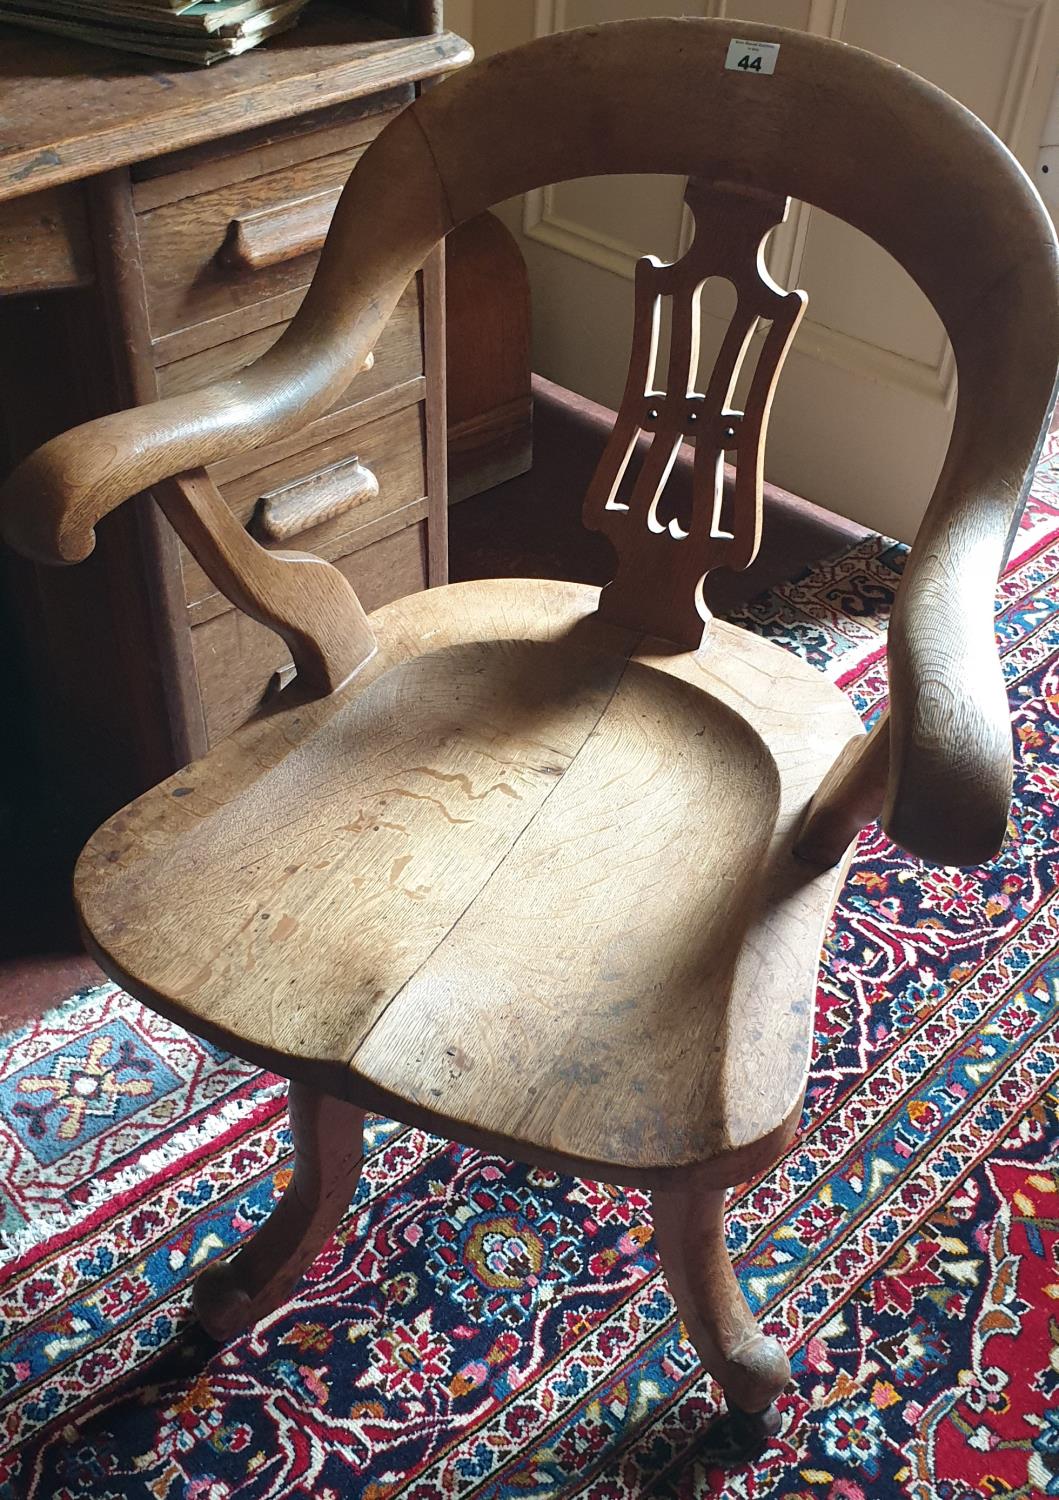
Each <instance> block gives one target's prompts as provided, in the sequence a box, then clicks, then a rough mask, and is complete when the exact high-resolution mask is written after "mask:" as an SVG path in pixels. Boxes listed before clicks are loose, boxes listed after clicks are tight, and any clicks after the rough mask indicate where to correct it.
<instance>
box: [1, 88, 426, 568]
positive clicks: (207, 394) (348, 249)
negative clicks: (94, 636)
mask: <svg viewBox="0 0 1059 1500" xmlns="http://www.w3.org/2000/svg"><path fill="white" fill-rule="evenodd" d="M397 184H399V187H397V186H396V185H397ZM450 228H451V219H450V216H449V213H448V209H447V206H446V204H445V198H444V193H443V190H442V188H441V185H440V183H439V181H438V176H437V170H436V168H435V166H434V161H433V158H432V156H431V154H430V151H429V149H428V147H427V145H426V142H425V140H424V138H423V134H422V131H421V130H420V127H419V125H418V123H417V122H416V120H415V118H414V117H413V116H412V115H411V114H409V113H408V112H405V113H403V114H401V115H398V116H397V118H396V119H395V120H394V121H392V122H391V124H390V125H388V126H387V128H386V129H385V130H384V131H383V132H382V133H381V134H380V135H379V136H378V138H377V139H376V141H375V142H374V143H373V145H372V146H371V147H370V148H369V150H368V151H367V152H366V153H365V154H364V156H363V157H362V158H361V160H360V162H359V163H358V164H357V167H356V169H355V170H354V172H353V173H352V175H351V177H350V179H349V182H348V183H347V185H346V188H345V190H344V192H343V194H342V197H341V199H340V200H339V205H338V208H337V209H336V211H335V216H334V220H333V222H332V225H331V230H330V233H329V234H328V237H327V242H326V244H325V246H324V250H323V253H322V254H321V257H320V264H319V267H318V269H317V272H316V275H315V277H314V278H313V283H312V286H311V287H310V289H309V292H308V293H307V295H306V297H305V300H304V302H303V303H302V306H301V308H300V309H299V311H298V313H297V315H296V316H295V318H294V320H293V321H292V323H291V325H290V327H289V328H288V329H287V331H286V332H285V333H284V335H283V336H282V338H280V340H279V341H278V342H277V343H276V344H275V345H274V346H273V347H272V348H271V349H270V350H269V351H268V352H267V353H266V354H264V355H263V356H262V357H261V358H260V359H258V360H257V361H255V362H254V363H253V364H252V365H250V366H248V367H247V369H245V370H244V371H242V372H241V373H240V374H239V375H236V376H234V377H233V378H231V379H228V380H223V381H220V382H218V383H217V384H215V385H212V386H208V387H206V388H205V389H203V390H199V391H194V392H191V393H190V394H188V395H182V396H172V397H168V398H167V399H165V400H162V401H156V402H153V403H151V404H150V405H147V406H142V407H137V408H135V409H133V410H130V411H124V412H116V413H114V414H113V415H111V416H106V417H100V418H98V419H97V420H96V421H93V422H86V423H84V424H83V425H82V426H80V427H75V428H73V429H72V430H71V431H69V432H65V433H63V434H62V435H61V436H59V437H56V438H53V439H52V440H51V442H48V443H45V444H44V445H43V447H41V448H39V449H38V450H37V451H36V452H35V453H32V454H30V456H29V457H28V458H27V459H25V460H24V462H23V463H22V464H20V465H19V467H18V468H17V469H16V470H15V471H14V473H13V474H12V475H11V476H10V477H9V479H8V480H7V481H6V483H5V484H4V485H3V486H2V487H0V535H2V536H3V537H4V539H5V540H6V541H8V542H9V543H10V544H11V546H13V547H14V548H15V549H16V550H17V551H19V552H22V553H25V554H26V555H27V556H29V557H32V558H34V559H36V560H37V561H40V562H59V563H64V562H65V563H73V562H80V561H81V560H82V559H83V558H85V557H87V556H88V554H89V553H90V552H91V550H92V547H93V545H94V543H95V537H94V528H95V526H96V523H97V522H98V521H99V520H101V519H102V518H103V516H105V515H107V514H108V512H109V511H111V510H113V509H114V508H115V506H117V505H120V504H121V503H122V501H124V500H127V499H129V498H130V497H131V496H132V495H136V494H139V493H140V491H142V490H145V489H148V488H150V486H151V485H152V484H157V483H159V482H160V481H161V480H163V479H168V478H171V477H172V476H173V475H176V474H182V473H186V472H187V471H188V470H192V469H197V468H199V467H202V466H204V465H206V464H210V463H215V462H217V461H218V460H219V459H221V458H225V457H228V456H230V455H232V454H236V453H242V452H245V451H246V450H247V449H250V448H254V447H256V446H258V445H259V444H261V443H266V442H271V441H273V440H274V439H276V438H280V437H283V436H285V435H286V434H288V433H291V432H295V431H297V430H298V429H299V428H300V427H303V426H304V425H305V424H306V423H307V422H310V421H312V420H313V418H314V417H317V416H319V415H320V414H321V413H322V412H324V411H326V410H327V408H328V406H329V405H330V404H331V403H332V401H334V400H335V399H336V398H337V397H338V396H339V395H340V394H341V392H342V391H343V390H344V389H345V387H346V386H347V385H348V384H349V382H350V381H351V380H352V379H353V376H354V375H355V374H356V372H357V371H358V370H359V369H360V367H361V365H362V364H363V363H364V360H365V359H366V358H367V356H368V354H369V353H370V352H371V349H372V347H373V345H374V344H375V341H376V339H377V338H378V336H379V334H380V333H381V331H382V329H383V328H384V326H385V324H386V321H387V319H388V318H389V316H390V314H391V312H392V311H393V308H394V306H395V305H396V303H397V300H398V298H399V297H400V296H401V293H402V292H403V291H404V289H405V287H406V286H407V285H408V282H409V281H410V280H411V278H412V276H414V275H415V272H416V270H417V269H418V268H419V266H420V265H421V264H422V262H423V261H424V259H425V258H426V256H427V255H428V253H429V252H430V250H431V249H432V248H433V246H434V245H435V244H436V243H437V241H438V240H439V239H441V238H442V237H443V236H444V235H445V234H446V233H447V232H448V230H449V229H450Z"/></svg>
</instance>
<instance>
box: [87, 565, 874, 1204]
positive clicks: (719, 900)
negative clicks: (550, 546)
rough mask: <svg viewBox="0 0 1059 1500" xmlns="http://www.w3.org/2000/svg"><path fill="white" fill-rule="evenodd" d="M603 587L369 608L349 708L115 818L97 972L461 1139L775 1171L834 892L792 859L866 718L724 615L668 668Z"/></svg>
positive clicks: (569, 1157) (438, 593) (639, 1165)
mask: <svg viewBox="0 0 1059 1500" xmlns="http://www.w3.org/2000/svg"><path fill="white" fill-rule="evenodd" d="M597 599H598V593H597V591H596V590H594V589H591V588H588V587H585V586H581V585H573V584H557V583H548V582H545V581H526V582H524V583H519V584H515V583H509V582H500V581H495V582H490V583H481V584H464V585H455V586H452V587H449V588H444V589H434V590H429V591H428V592H427V593H425V594H422V595H419V596H417V597H412V598H408V599H404V600H400V601H398V602H397V603H395V604H392V605H390V606H388V607H387V608H385V609H383V610H380V611H378V612H377V613H376V614H375V615H373V616H372V620H371V624H372V628H373V630H374V632H375V635H376V638H377V640H378V643H379V649H378V652H377V654H376V656H375V657H373V658H372V659H371V660H370V661H369V662H368V663H367V664H366V665H365V666H364V667H363V668H362V670H361V671H360V672H359V673H358V675H357V676H356V677H355V678H354V679H353V681H352V682H351V683H350V684H349V685H348V686H347V687H346V688H344V689H342V690H341V691H340V692H338V693H337V694H332V695H331V696H330V697H328V698H324V699H317V700H314V701H308V700H307V699H306V697H305V694H304V692H302V693H301V694H299V693H298V691H297V689H296V688H295V689H294V690H291V689H288V690H287V692H286V693H284V694H281V695H280V697H279V698H278V699H277V700H276V701H275V703H274V705H273V706H272V708H271V710H270V711H269V712H267V713H266V715H265V716H264V717H263V718H261V719H260V720H257V721H252V722H251V723H250V724H248V725H246V726H244V728H242V729H241V730H238V731H237V732H236V734H235V735H234V736H233V737H232V738H231V739H229V740H227V741H225V742H224V743H223V744H221V745H219V746H217V747H216V749H215V750H213V751H212V752H211V753H210V755H209V756H207V757H206V758H205V759H204V760H202V761H200V762H198V763H197V764H196V765H194V766H191V767H189V768H187V770H186V771H184V772H182V773H181V774H180V775H179V776H178V777H176V778H173V779H171V780H170V781H169V782H167V783H164V784H163V785H162V786H160V787H159V788H157V789H156V790H155V791H153V792H151V793H149V794H148V795H147V796H146V797H145V798H142V799H140V800H139V801H138V802H137V803H134V804H132V806H131V807H129V808H127V809H126V810H125V811H124V812H122V813H120V814H119V815H118V816H117V817H116V818H114V819H112V820H111V821H110V822H109V823H108V824H106V825H105V826H104V828H103V829H101V830H100V832H99V833H98V834H97V835H96V837H95V838H94V839H93V840H92V841H91V842H90V844H89V845H88V847H87V848H86V851H85V853H84V854H83V856H82V859H81V862H80V865H79V867H78V874H77V882H76V884H77V892H78V901H79V906H80V912H81V918H82V921H83V923H84V927H85V931H86V933H87V935H88V940H89V944H90V946H91V948H92V950H93V952H94V953H95V954H97V955H98V956H99V958H100V960H101V961H102V962H103V963H104V965H105V967H106V968H107V969H108V972H111V973H114V974H116V975H120V977H121V980H122V982H123V983H127V984H128V985H129V986H130V987H131V990H132V992H133V993H135V994H138V995H139V996H140V997H141V998H144V999H146V1000H147V1001H148V1002H149V1003H150V1004H152V1005H155V1006H157V1007H158V1008H159V1009H161V1010H162V1011H163V1012H164V1013H166V1014H169V1015H172V1016H175V1017H177V1018H179V1019H181V1020H182V1023H183V1024H186V1025H188V1026H190V1027H191V1028H192V1029H194V1030H196V1031H198V1032H200V1033H201V1034H205V1035H207V1036H209V1037H211V1038H213V1039H215V1040H217V1041H219V1042H223V1043H224V1044H226V1045H231V1046H234V1047H235V1049H236V1050H237V1051H239V1052H241V1053H243V1054H244V1055H247V1056H250V1057H251V1058H253V1059H255V1060H259V1061H261V1062H263V1063H266V1064H267V1065H270V1066H273V1067H278V1068H279V1069H280V1070H281V1071H283V1072H285V1073H287V1074H288V1076H292V1077H296V1078H300V1079H301V1080H302V1081H304V1082H306V1083H310V1084H312V1085H313V1086H314V1087H317V1088H320V1089H323V1090H326V1091H328V1092H331V1093H335V1094H337V1095H340V1096H343V1097H347V1098H351V1099H353V1100H354V1101H355V1102H357V1103H361V1104H364V1105H365V1106H367V1107H373V1108H374V1107H387V1108H390V1109H391V1110H393V1111H395V1112H396V1113H397V1115H398V1116H399V1117H400V1118H403V1119H406V1120H413V1121H418V1122H422V1123H424V1124H429V1125H432V1126H434V1127H435V1128H441V1129H444V1130H446V1131H448V1132H449V1133H450V1134H452V1135H455V1136H456V1137H457V1138H458V1139H463V1140H469V1141H488V1142H489V1143H490V1144H491V1149H499V1150H504V1151H507V1152H509V1153H511V1154H514V1155H521V1156H523V1157H529V1158H530V1159H531V1160H545V1161H548V1162H550V1163H552V1164H557V1163H563V1164H564V1165H567V1166H571V1167H574V1166H576V1167H577V1168H578V1169H580V1170H584V1171H589V1172H591V1173H594V1174H595V1175H597V1176H603V1177H607V1178H609V1179H610V1180H616V1181H620V1182H629V1181H652V1182H653V1181H665V1180H667V1179H670V1178H672V1177H674V1176H677V1177H680V1176H686V1175H688V1174H689V1173H690V1174H693V1175H694V1174H701V1173H702V1172H704V1171H706V1172H707V1175H708V1170H709V1169H708V1165H707V1164H709V1163H716V1164H717V1165H716V1167H715V1169H714V1170H715V1174H719V1175H720V1177H721V1180H723V1181H736V1180H739V1178H740V1176H741V1175H746V1174H747V1173H748V1172H749V1171H751V1170H754V1169H755V1167H756V1166H757V1165H762V1164H764V1162H765V1161H766V1160H770V1159H771V1156H772V1155H773V1154H774V1153H775V1151H776V1150H777V1149H778V1148H779V1146H780V1144H781V1143H782V1142H783V1141H784V1140H785V1139H786V1138H787V1135H788V1133H789V1131H790V1130H791V1129H792V1128H793V1124H794V1121H795V1119H796V1117H797V1113H798V1109H799V1106H800V1101H801V1094H802V1089H803V1086H804V1079H805V1071H806V1068H807V1065H808V1056H809V1043H810V1039H811V1033H812V975H813V972H814V969H815V962H816V953H817V948H818V944H819V942H820V938H821V934H822V929H823V924H824V921H825V919H826V916H827V914H828V911H829V909H830V903H831V900H832V897H833V891H834V889H835V883H836V875H835V874H834V873H833V872H824V873H819V872H817V871H815V870H813V869H812V868H811V867H809V866H807V865H806V864H804V863H802V862H800V861H798V860H796V859H794V858H793V855H792V853H791V843H792V841H793V837H794V834H795V831H796V829H797V826H798V821H799V818H800V814H801V812H802V809H803V808H804V805H805V803H806V801H807V799H808V797H809V795H810V794H811V792H812V790H813V789H814V788H815V786H816V785H817V783H818V782H819V780H820V777H821V776H822V775H823V772H824V770H825V769H826V767H827V765H828V764H829V763H830V762H831V761H832V760H833V759H834V756H835V755H836V754H837V752H838V749H839V748H840V746H841V745H842V744H844V743H845V742H846V740H847V739H848V738H849V736H850V735H851V734H853V733H855V732H856V728H857V723H856V717H855V715H854V713H853V711H852V709H851V708H850V707H849V705H848V703H847V702H846V700H845V699H844V698H843V696H842V694H841V693H839V692H838V691H837V690H836V689H834V688H833V687H832V686H831V685H830V684H829V683H827V682H826V681H825V680H824V679H823V678H822V677H821V676H820V675H819V674H818V673H815V672H814V671H812V669H810V668H808V667H806V666H805V665H803V664H802V663H799V662H798V661H796V660H795V659H794V658H792V657H791V656H790V655H789V654H787V653H785V652H783V651H781V650H780V649H779V648H777V647H773V646H770V645H768V644H767V643H766V642H763V641H761V640H758V639H756V638H754V637H751V636H748V635H745V634H744V633H743V632H740V631H737V630H735V629H734V628H732V627H728V626H724V625H721V624H718V625H717V626H716V627H715V632H711V638H710V641H709V642H708V643H707V645H706V646H705V647H704V648H703V650H701V651H700V652H697V653H691V652H686V651H684V652H681V651H674V649H673V648H672V647H671V646H667V645H666V644H665V643H664V642H661V641H651V640H649V639H644V638H641V637H638V636H637V635H636V634H635V633H633V632H630V631H626V630H622V629H620V628H618V627H614V626H611V625H608V624H607V623H606V622H604V621H602V620H601V619H600V618H599V616H598V615H597V614H596V612H595V607H596V603H597ZM752 726H753V727H752ZM689 809H699V810H700V813H701V815H700V816H691V817H689V816H688V812H689ZM280 830H281V831H280ZM527 1081H528V1086H527Z"/></svg>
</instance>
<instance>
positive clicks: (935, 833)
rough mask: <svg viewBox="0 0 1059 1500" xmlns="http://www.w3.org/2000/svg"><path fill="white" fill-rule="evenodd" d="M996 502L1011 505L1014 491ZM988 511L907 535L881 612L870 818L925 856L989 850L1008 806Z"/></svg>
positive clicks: (994, 540)
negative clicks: (881, 696) (880, 715)
mask: <svg viewBox="0 0 1059 1500" xmlns="http://www.w3.org/2000/svg"><path fill="white" fill-rule="evenodd" d="M1000 508H1002V509H1003V510H1006V511H1007V512H1008V513H1009V514H1017V513H1018V511H1019V510H1020V508H1021V507H1020V506H1019V503H1018V496H1017V495H1016V496H1011V497H1009V498H1008V500H1007V501H1006V503H1005V504H1004V505H1003V506H1002V507H998V509H1000ZM990 514H991V513H990V511H989V510H988V509H987V508H986V507H982V506H979V505H977V504H973V505H969V506H967V507H964V508H960V509H959V510H957V511H956V513H955V514H953V515H951V516H950V517H949V518H948V519H947V521H946V523H945V524H944V525H943V526H940V527H936V528H931V531H930V533H929V534H928V535H927V536H921V537H920V539H918V540H917V542H916V545H915V547H914V548H913V551H912V553H911V555H910V557H909V560H908V564H907V572H906V574H905V578H904V580H903V582H902V585H901V590H900V593H899V595H898V599H897V603H896V605H895V608H894V613H893V617H892V619H891V621H890V633H889V646H888V662H889V673H890V741H889V743H890V754H889V776H888V780H887V787H886V794H885V800H884V803H883V810H882V822H883V827H884V828H885V829H886V832H887V833H888V834H889V835H890V837H891V838H892V839H894V841H895V842H896V843H898V844H900V845H901V846H902V847H903V848H905V849H908V850H909V851H910V852H912V853H914V854H916V855H918V856H919V857H920V858H921V859H925V860H929V861H930V862H932V863H934V864H941V865H976V864H981V863H982V862H983V861H984V860H987V859H991V858H992V857H993V856H994V855H995V854H996V853H997V852H998V850H999V849H1000V846H1001V844H1002V843H1003V839H1004V833H1005V830H1006V828H1007V820H1008V812H1009V809H1010V806H1011V788H1012V750H1011V722H1010V713H1009V709H1008V700H1007V692H1006V690H1005V686H1004V677H1003V673H1002V670H1001V666H1000V659H999V656H998V653H997V647H996V641H995V638H994V633H993V600H994V595H995V591H996V584H997V578H998V575H999V573H1000V570H1001V568H1002V566H1003V563H1004V559H1005V552H1006V538H1005V535H1004V534H1003V533H1000V534H998V532H997V530H996V528H995V527H990V525H989V520H990ZM1004 530H1005V531H1006V528H1004Z"/></svg>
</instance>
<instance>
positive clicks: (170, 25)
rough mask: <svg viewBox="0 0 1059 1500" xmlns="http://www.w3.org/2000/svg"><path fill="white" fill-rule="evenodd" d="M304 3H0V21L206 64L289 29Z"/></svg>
mask: <svg viewBox="0 0 1059 1500" xmlns="http://www.w3.org/2000/svg"><path fill="white" fill-rule="evenodd" d="M307 3H308V0H0V21H11V22H13V23H15V24H16V25H19V26H30V27H32V28H33V29H34V30H37V31H50V32H54V33H56V34H57V35H58V36H68V37H73V38H74V39H75V40H76V41H79V42H97V43H99V45H100V46H106V47H117V48H118V49H119V50H121V51H123V52H142V53H146V54H147V56H149V57H167V58H174V59H176V60H177V61H180V62H190V63H200V64H203V65H205V64H208V63H213V62H219V61H220V60H221V59H222V58H225V57H237V56H238V55H239V53H240V52H246V51H248V50H249V49H250V48H251V47H256V46H257V45H258V43H259V42H263V41H264V40H265V38H266V37H270V36H275V34H276V32H277V31H286V29H287V27H288V26H293V25H294V23H295V21H296V20H297V18H298V13H299V12H300V11H301V10H303V9H304V7H305V6H306V4H307Z"/></svg>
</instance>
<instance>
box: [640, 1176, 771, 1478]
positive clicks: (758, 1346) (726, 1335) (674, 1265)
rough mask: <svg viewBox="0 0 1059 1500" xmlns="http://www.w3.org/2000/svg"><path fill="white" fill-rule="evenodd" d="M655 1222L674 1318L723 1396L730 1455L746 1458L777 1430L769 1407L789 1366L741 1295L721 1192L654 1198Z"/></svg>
mask: <svg viewBox="0 0 1059 1500" xmlns="http://www.w3.org/2000/svg"><path fill="white" fill-rule="evenodd" d="M654 1223H655V1240H656V1242H657V1245H658V1253H659V1256H660V1258H661V1261H662V1269H663V1271H664V1272H665V1274H666V1280H667V1281H668V1282H669V1287H670V1290H671V1291H672V1293H673V1297H674V1300H675V1301H676V1304H677V1311H678V1312H679V1313H680V1316H681V1317H682V1318H683V1320H684V1323H685V1326H686V1327H687V1330H688V1336H689V1338H690V1339H691V1342H692V1343H693V1344H694V1346H695V1349H696V1352H697V1353H698V1356H699V1358H700V1359H701V1360H702V1363H703V1365H704V1366H705V1368H706V1369H707V1370H708V1371H709V1372H710V1374H711V1375H713V1376H714V1378H715V1379H716V1380H718V1381H719V1382H720V1384H721V1386H722V1388H723V1390H724V1394H725V1399H726V1400H727V1403H728V1411H729V1424H728V1426H729V1433H728V1439H729V1445H730V1447H731V1449H732V1456H733V1457H740V1456H741V1457H751V1456H753V1455H754V1454H755V1453H757V1452H759V1451H760V1449H761V1448H762V1447H763V1446H764V1444H765V1442H766V1441H767V1439H768V1438H770V1437H774V1436H775V1435H776V1433H777V1432H778V1430H779V1415H778V1413H777V1411H776V1408H775V1406H774V1404H773V1403H774V1402H775V1400H776V1397H777V1396H778V1395H779V1394H780V1392H781V1391H782V1390H783V1387H784V1386H785V1385H786V1384H787V1381H788V1380H789V1379H790V1375H791V1367H790V1365H789V1364H788V1362H787V1356H786V1355H785V1354H784V1352H783V1350H782V1349H781V1348H780V1346H779V1344H778V1343H777V1342H776V1340H775V1339H773V1338H767V1337H766V1336H765V1334H763V1333H762V1332H761V1329H760V1328H759V1327H758V1325H757V1323H756V1321H755V1319H754V1315H753V1314H752V1313H751V1311H750V1308H749V1307H748V1306H747V1304H746V1299H745V1297H744V1296H743V1294H742V1292H741V1291H740V1290H739V1283H738V1281H737V1280H736V1278H735V1272H734V1271H733V1270H732V1263H731V1261H730V1260H729V1258H728V1251H727V1249H726V1248H725V1243H724V1189H723V1188H717V1189H713V1190H710V1191H703V1190H701V1189H698V1190H686V1191H666V1192H656V1193H655V1194H654Z"/></svg>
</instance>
